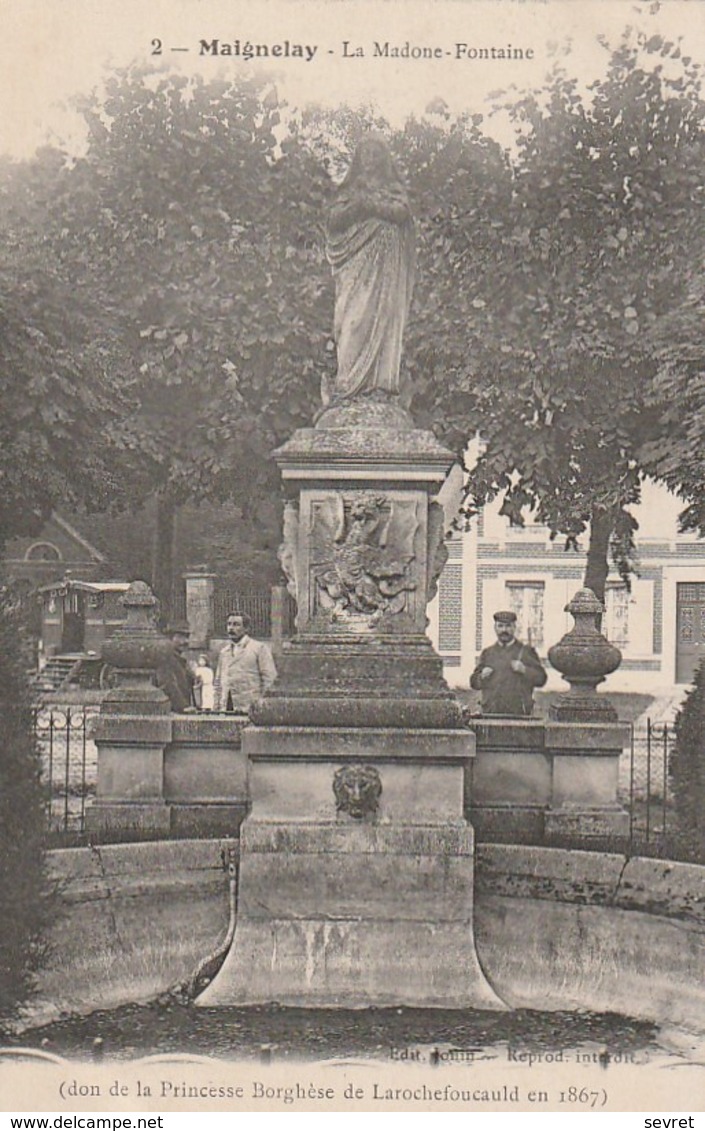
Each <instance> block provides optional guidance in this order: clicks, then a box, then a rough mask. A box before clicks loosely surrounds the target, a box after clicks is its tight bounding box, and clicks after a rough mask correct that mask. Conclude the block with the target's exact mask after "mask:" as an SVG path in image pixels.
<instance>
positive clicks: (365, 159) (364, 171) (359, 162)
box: [345, 132, 400, 181]
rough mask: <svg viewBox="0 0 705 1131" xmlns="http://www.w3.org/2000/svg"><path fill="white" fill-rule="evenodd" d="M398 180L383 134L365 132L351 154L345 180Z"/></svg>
mask: <svg viewBox="0 0 705 1131" xmlns="http://www.w3.org/2000/svg"><path fill="white" fill-rule="evenodd" d="M358 177H360V178H361V179H363V180H371V181H399V180H400V177H399V173H398V171H397V168H396V165H395V164H394V158H393V157H392V153H391V150H390V148H389V145H388V143H387V139H386V138H385V136H384V134H381V133H377V132H371V133H368V134H365V136H364V137H363V138H362V140H361V141H360V142H359V143H358V146H357V149H356V150H355V153H354V154H353V159H352V161H351V163H350V168H349V170H348V175H347V177H346V178H345V180H346V181H351V180H354V179H356V178H358Z"/></svg>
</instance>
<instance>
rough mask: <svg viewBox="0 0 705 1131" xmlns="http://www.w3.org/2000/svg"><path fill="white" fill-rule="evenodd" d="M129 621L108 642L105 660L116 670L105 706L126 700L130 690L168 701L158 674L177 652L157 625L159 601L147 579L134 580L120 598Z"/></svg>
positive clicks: (136, 694)
mask: <svg viewBox="0 0 705 1131" xmlns="http://www.w3.org/2000/svg"><path fill="white" fill-rule="evenodd" d="M120 603H121V605H122V606H123V608H124V609H125V614H126V616H125V623H124V624H122V625H120V626H119V628H117V629H116V630H115V632H114V633H113V635H112V636H110V637H108V639H107V640H105V641H104V643H103V646H102V648H101V659H102V660H103V661H104V662H105V663H106V664H109V665H110V667H111V669H112V670H113V676H114V683H115V687H114V688H113V690H112V691H111V692H110V693H109V694H108V696H107V697H106V700H105V701H104V706H105V705H106V704H109V703H110V702H111V701H112V700H120V701H122V700H124V698H125V693H126V692H127V691H129V692H131V693H132V694H131V695H130V696H129V698H134V699H135V701H136V702H137V701H142V700H144V701H149V702H154V703H156V702H159V703H161V702H162V701H163V702H165V703H166V702H167V697H166V695H165V694H164V692H163V691H160V690H159V689H158V688H157V687H156V686H155V676H154V673H155V671H156V670H157V668H159V667H161V666H162V664H164V663H165V662H166V661H167V660H168V659H169V657H170V656H171V654H172V652H173V645H172V643H171V641H170V640H169V639H167V637H166V636H164V635H163V634H162V633H161V632H160V631H159V629H158V628H157V627H156V624H155V612H156V609H157V605H158V601H157V598H156V597H155V596H154V594H153V593H152V590H151V589H150V587H149V585H147V583H146V581H133V582H132V584H131V585H130V588H129V589H128V590H127V592H126V593H125V594H124V596H123V597H121V598H120Z"/></svg>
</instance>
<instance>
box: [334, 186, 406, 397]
mask: <svg viewBox="0 0 705 1131" xmlns="http://www.w3.org/2000/svg"><path fill="white" fill-rule="evenodd" d="M345 203H346V202H345V201H341V202H340V204H339V207H341V209H344V207H345ZM336 226H337V225H336ZM326 250H327V255H328V261H329V263H330V264H331V266H332V268H333V275H334V278H335V288H336V298H335V341H336V345H337V350H338V373H337V376H336V379H335V385H334V389H333V394H334V397H335V399H336V400H348V399H350V398H352V397H357V396H364V395H366V394H369V393H372V392H375V391H377V390H380V391H382V392H384V393H391V394H395V393H398V392H399V366H400V362H401V347H402V337H403V334H404V327H405V324H406V319H407V315H408V312H409V305H410V303H411V292H412V289H413V284H414V259H415V253H414V229H413V223H412V220H411V217H410V216H409V215H408V214H407V217H406V219H405V220H404V221H403V222H402V223H400V224H395V223H393V222H391V221H388V220H381V219H378V218H376V217H369V218H367V219H363V220H357V221H355V222H353V223H351V224H349V225H347V226H344V227H343V228H342V230H339V231H336V230H333V231H330V230H329V233H328V241H327V249H326Z"/></svg>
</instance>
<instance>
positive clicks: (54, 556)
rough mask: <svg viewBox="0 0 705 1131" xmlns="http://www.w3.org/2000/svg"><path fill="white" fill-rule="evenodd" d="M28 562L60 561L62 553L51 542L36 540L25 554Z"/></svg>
mask: <svg viewBox="0 0 705 1131" xmlns="http://www.w3.org/2000/svg"><path fill="white" fill-rule="evenodd" d="M25 561H27V562H60V561H61V553H60V551H59V550H57V548H56V546H54V545H52V543H51V542H35V543H34V545H33V546H30V547H29V549H28V550H27V553H26V554H25Z"/></svg>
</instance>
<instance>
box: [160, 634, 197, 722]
mask: <svg viewBox="0 0 705 1131" xmlns="http://www.w3.org/2000/svg"><path fill="white" fill-rule="evenodd" d="M166 634H167V636H168V637H169V638H170V639H171V646H172V650H171V653H170V655H169V656H167V658H166V659H165V661H164V663H163V664H161V665H160V667H158V668H157V687H161V689H162V691H164V692H166V694H167V695H168V697H169V702H170V704H171V709H172V711H186V710H187V709H188V708H190V707H193V705H194V696H193V685H194V683H195V678H194V675H193V672H192V671H191V669H190V667H189V664H188V659H187V656H186V652H187V649H188V642H189V638H190V636H191V629H190V628H189V626H188V625H187V624H186V622H185V621H183V622H181V621H180V622H178V623H175V624H170V625H169V627H168V628H167V630H166Z"/></svg>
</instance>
